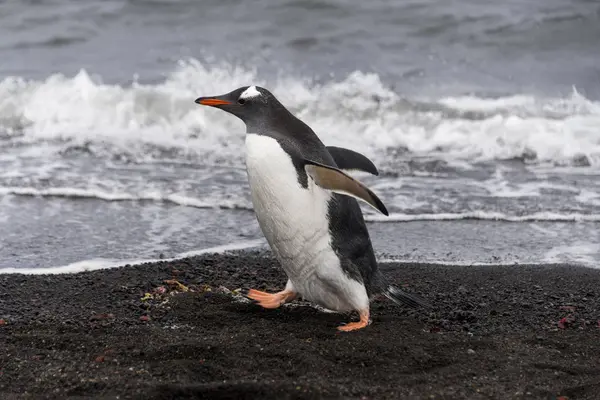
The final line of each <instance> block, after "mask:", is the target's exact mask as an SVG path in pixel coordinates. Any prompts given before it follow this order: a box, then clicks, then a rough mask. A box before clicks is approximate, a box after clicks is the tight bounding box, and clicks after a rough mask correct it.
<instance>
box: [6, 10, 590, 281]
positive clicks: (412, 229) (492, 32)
mask: <svg viewBox="0 0 600 400" xmlns="http://www.w3.org/2000/svg"><path fill="white" fill-rule="evenodd" d="M598 37H600V3H598V2H597V1H591V0H590V1H584V0H570V1H562V0H532V1H528V2H521V1H508V2H502V3H497V4H486V5H484V4H483V3H481V2H475V1H467V0H463V1H442V0H419V1H405V2H393V1H386V0H375V1H370V2H353V1H347V0H285V1H281V2H270V1H266V0H258V1H234V0H210V1H202V2H197V1H192V0H171V1H166V0H164V1H161V0H127V1H125V0H112V1H99V0H90V1H86V2H81V1H75V0H52V1H51V0H47V1H43V0H37V1H33V0H29V1H8V2H2V3H0V60H1V61H0V232H1V242H0V272H10V271H13V272H14V271H19V272H28V273H30V272H35V271H37V272H52V271H55V272H59V271H75V270H81V269H86V268H102V267H108V266H116V265H120V264H123V263H124V262H125V261H127V262H130V261H131V260H139V259H158V258H173V257H178V256H181V255H182V254H189V252H194V251H202V250H203V249H209V248H210V249H218V250H222V249H226V248H229V247H233V248H243V247H255V246H264V241H262V235H261V233H260V230H259V228H258V225H257V223H256V221H255V217H254V215H253V212H252V204H251V201H250V196H249V191H248V186H247V180H246V172H245V168H244V146H243V143H244V142H243V141H244V126H243V124H242V123H241V122H240V121H238V120H237V119H235V118H234V117H232V116H230V115H228V114H226V113H224V112H221V111H219V110H214V109H209V108H206V107H199V106H198V105H196V104H195V103H194V99H195V98H196V97H198V96H205V95H215V94H222V93H225V92H229V91H231V90H233V89H235V88H237V87H239V86H244V85H251V84H256V85H261V86H264V87H266V88H268V89H270V90H271V91H272V92H273V93H274V94H275V95H276V96H277V97H278V98H279V99H280V100H281V101H282V102H283V103H284V104H285V105H286V106H287V107H288V108H289V109H290V110H291V111H292V112H293V113H295V114H296V115H297V116H298V117H300V118H301V119H303V120H304V121H305V122H307V123H308V124H309V125H310V126H311V127H312V128H313V129H314V130H315V131H316V132H317V134H318V135H319V136H320V137H321V139H322V140H323V141H324V142H325V143H326V144H328V145H337V146H344V147H348V148H352V149H355V150H358V151H360V152H362V153H363V154H365V155H367V156H368V157H370V158H371V159H372V160H373V161H374V162H375V163H376V165H377V166H378V168H379V169H380V176H378V177H373V176H369V175H366V174H357V175H356V176H357V177H358V178H359V179H361V180H362V181H364V182H365V183H367V184H368V185H369V186H370V187H371V188H373V190H375V191H376V193H377V194H379V195H380V197H381V199H382V200H383V201H384V203H385V204H386V206H387V208H388V209H389V210H390V212H391V215H390V216H389V217H384V216H382V215H377V214H375V213H374V212H373V211H372V210H371V209H370V208H368V207H363V210H364V213H365V215H366V218H367V220H368V221H369V229H370V231H371V235H372V238H373V241H374V244H375V247H376V250H377V253H378V255H379V257H380V259H381V260H382V261H384V260H387V259H401V260H415V261H422V262H439V263H466V264H482V263H483V264H486V263H514V262H521V263H523V262H527V263H552V262H572V263H577V264H583V265H588V266H595V267H598V266H600V237H599V236H600V234H599V232H600V41H599V40H598Z"/></svg>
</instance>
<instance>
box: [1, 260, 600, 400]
mask: <svg viewBox="0 0 600 400" xmlns="http://www.w3.org/2000/svg"><path fill="white" fill-rule="evenodd" d="M381 267H382V269H383V270H384V272H385V273H386V274H387V275H388V277H389V278H390V280H392V281H394V282H396V283H397V284H398V285H401V286H404V289H405V290H407V291H410V292H412V293H417V294H419V295H420V296H422V297H423V298H425V299H426V300H428V301H429V302H430V303H432V304H433V305H434V306H436V309H435V310H433V311H431V312H424V311H420V310H410V309H406V308H402V307H400V306H397V305H395V304H393V303H391V302H390V301H388V300H386V299H384V298H381V299H379V298H378V299H376V300H375V301H374V302H373V304H372V319H373V323H372V324H371V325H370V326H369V327H367V328H366V329H363V330H361V331H357V332H350V333H340V332H337V331H336V329H335V328H336V327H337V326H338V325H340V324H341V323H344V322H348V321H350V320H351V319H352V320H354V319H356V315H343V314H336V313H325V312H322V311H319V310H317V309H315V308H314V307H311V306H310V305H307V304H305V303H302V302H296V303H295V304H294V305H292V306H285V307H282V308H280V309H278V310H263V309H261V308H260V307H258V306H256V305H254V304H250V303H247V302H244V301H243V298H242V297H241V296H240V295H239V294H237V293H236V292H235V290H236V289H245V288H246V289H247V288H258V289H262V290H268V291H274V290H278V289H280V288H282V287H283V285H284V284H285V277H284V276H283V273H282V271H280V269H279V267H278V265H277V263H276V262H275V261H274V260H273V259H272V258H270V257H268V254H267V255H265V254H264V253H236V254H231V255H203V256H199V257H194V258H189V259H183V260H178V261H170V262H158V263H152V264H142V265H136V266H125V267H122V268H117V269H111V270H102V271H93V272H85V273H80V274H73V275H45V276H42V275H39V276H34V275H0V288H1V289H0V349H1V351H0V398H1V399H13V398H15V399H16V398H35V399H38V398H39V399H42V398H56V399H64V398H80V399H84V398H106V399H109V398H116V396H119V398H121V399H125V398H135V399H168V398H173V399H175V398H211V399H224V398H242V399H244V398H248V399H250V398H261V399H288V398H289V399H302V398H356V399H361V398H365V399H385V398H390V399H397V398H403V399H407V398H411V399H412V398H414V399H489V398H493V399H506V398H510V399H515V398H532V399H556V398H559V397H560V396H566V397H567V398H569V399H594V398H597V394H598V392H600V358H599V354H600V269H588V268H583V267H575V266H568V265H553V266H550V265H548V266H525V265H515V266H485V267H475V266H439V265H424V264H396V263H389V264H382V266H381ZM176 281H177V282H179V283H181V284H182V285H179V284H178V283H177V282H176Z"/></svg>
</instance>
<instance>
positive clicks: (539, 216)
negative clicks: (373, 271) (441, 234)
mask: <svg viewBox="0 0 600 400" xmlns="http://www.w3.org/2000/svg"><path fill="white" fill-rule="evenodd" d="M365 219H366V220H367V221H371V222H410V221H457V220H467V219H473V220H484V221H504V222H531V221H554V222H584V221H588V222H597V221H600V214H582V213H566V214H560V213H555V212H537V213H533V214H528V215H509V214H505V213H499V212H489V211H471V212H462V213H439V214H401V213H390V215H389V216H388V217H386V216H380V215H369V216H366V217H365Z"/></svg>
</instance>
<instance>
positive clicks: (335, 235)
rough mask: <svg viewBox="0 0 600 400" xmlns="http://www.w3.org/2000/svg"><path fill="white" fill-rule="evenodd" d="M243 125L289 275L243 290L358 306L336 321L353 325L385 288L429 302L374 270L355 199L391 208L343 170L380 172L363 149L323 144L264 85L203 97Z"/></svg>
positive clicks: (254, 180)
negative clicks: (347, 319)
mask: <svg viewBox="0 0 600 400" xmlns="http://www.w3.org/2000/svg"><path fill="white" fill-rule="evenodd" d="M196 103H198V104H202V105H206V106H212V107H216V108H219V109H221V110H223V111H227V112H228V113H231V114H233V115H235V116H236V117H238V118H240V119H241V120H242V121H244V123H245V124H246V132H247V134H246V168H247V173H248V180H249V183H250V191H251V195H252V203H253V205H254V210H255V213H256V217H257V219H258V223H259V225H260V227H261V230H262V232H263V234H264V235H265V237H266V239H267V242H268V243H269V245H270V247H271V249H272V250H273V253H274V254H275V256H276V257H277V259H278V261H279V262H280V263H281V266H282V267H283V269H284V271H285V273H286V275H287V277H288V281H287V284H286V286H285V289H284V290H282V291H280V292H277V293H266V292H262V291H259V290H255V289H250V290H249V291H248V293H247V296H248V297H249V298H250V299H252V300H254V301H255V302H257V303H258V304H259V305H261V306H262V307H264V308H277V307H279V306H281V305H282V304H284V303H286V302H289V301H292V300H294V299H295V298H297V297H302V298H304V299H305V300H308V301H311V302H313V303H316V304H318V305H320V306H322V307H324V308H326V309H330V310H334V311H339V312H349V311H357V312H358V314H359V316H360V320H359V321H358V322H352V323H348V324H346V325H342V326H340V327H338V329H339V330H342V331H352V330H356V329H361V328H364V327H366V326H367V325H368V324H369V323H370V319H369V304H370V299H371V297H372V296H373V295H375V294H378V293H382V294H384V295H385V296H386V297H388V298H389V299H391V300H393V301H394V302H396V303H403V304H406V305H409V306H413V307H417V306H428V305H427V304H426V303H425V302H424V301H423V300H420V299H419V298H417V297H416V296H413V295H410V294H408V293H406V292H404V291H402V290H400V289H398V288H396V287H394V286H391V285H390V284H388V282H387V281H386V280H385V278H384V277H383V275H382V274H381V272H380V271H379V269H378V268H377V261H376V260H375V255H374V253H373V247H372V245H371V239H370V238H369V232H368V231H367V227H366V224H365V221H364V219H363V215H362V212H361V209H360V207H359V204H358V202H357V201H356V199H359V200H362V201H364V202H366V203H367V204H369V205H370V206H372V207H374V208H375V209H376V210H378V211H380V212H381V213H383V214H385V215H388V211H387V210H386V208H385V206H384V205H383V203H382V202H381V200H380V199H379V198H378V197H377V196H376V195H375V194H374V193H373V192H372V191H371V190H370V189H369V188H367V187H366V186H364V185H363V184H362V183H360V182H359V181H357V180H355V179H354V178H352V177H350V176H349V175H348V174H347V173H345V172H344V171H343V170H346V171H348V170H362V171H366V172H370V173H372V174H378V171H377V168H376V167H375V166H374V165H373V163H372V162H371V161H370V160H369V159H368V158H366V157H365V156H363V155H362V154H359V153H356V152H354V151H351V150H348V149H344V148H340V147H326V146H325V145H324V144H323V143H322V142H321V140H319V138H318V137H317V135H316V134H315V133H314V132H313V130H312V129H311V128H310V127H309V126H308V125H306V124H305V123H304V122H302V121H300V120H299V119H298V118H296V117H295V116H294V115H292V113H291V112H289V111H288V110H287V109H286V108H285V107H284V106H283V105H282V104H281V103H280V102H279V101H278V100H277V99H276V98H275V96H274V95H273V94H271V93H270V92H269V91H268V90H266V89H264V88H262V87H258V86H245V87H241V88H239V89H236V90H234V91H232V92H230V93H227V94H224V95H221V96H213V97H200V98H198V99H196Z"/></svg>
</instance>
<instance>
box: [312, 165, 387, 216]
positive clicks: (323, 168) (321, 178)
mask: <svg viewBox="0 0 600 400" xmlns="http://www.w3.org/2000/svg"><path fill="white" fill-rule="evenodd" d="M304 169H305V170H306V173H307V174H308V175H309V176H310V177H311V178H312V179H313V180H314V181H315V183H316V184H317V185H319V186H320V187H322V188H323V189H327V190H331V191H332V192H335V193H340V194H344V195H346V196H351V197H354V198H356V199H359V200H362V201H364V202H366V203H367V204H369V205H370V206H371V207H373V208H374V209H376V210H378V211H379V212H381V213H382V214H384V215H389V213H388V211H387V209H386V208H385V205H383V202H382V201H381V200H380V199H379V197H377V195H375V193H373V192H372V191H371V189H369V188H368V187H366V186H365V185H363V184H362V183H360V182H359V181H357V180H356V179H354V178H352V177H351V176H349V175H347V174H345V173H344V172H343V171H340V170H339V169H338V168H335V167H330V166H328V165H323V164H320V163H318V162H315V161H311V160H306V159H304Z"/></svg>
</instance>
